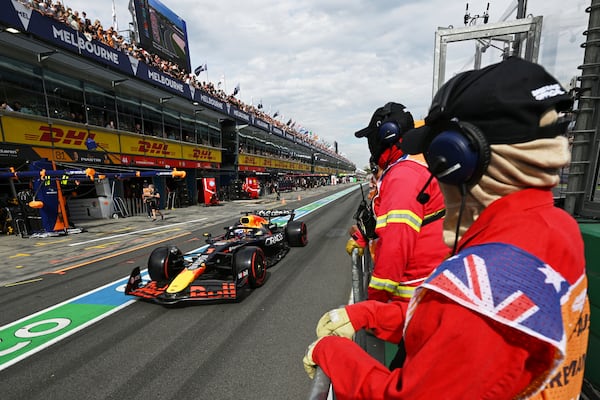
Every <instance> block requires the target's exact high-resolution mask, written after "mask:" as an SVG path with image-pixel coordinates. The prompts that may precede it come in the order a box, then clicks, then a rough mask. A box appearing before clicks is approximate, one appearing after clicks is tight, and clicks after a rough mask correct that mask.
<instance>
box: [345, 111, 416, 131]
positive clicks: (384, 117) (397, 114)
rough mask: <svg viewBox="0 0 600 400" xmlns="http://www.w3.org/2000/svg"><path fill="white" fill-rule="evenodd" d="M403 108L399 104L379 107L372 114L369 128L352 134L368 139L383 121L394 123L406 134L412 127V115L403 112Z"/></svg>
mask: <svg viewBox="0 0 600 400" xmlns="http://www.w3.org/2000/svg"><path fill="white" fill-rule="evenodd" d="M405 108H406V107H404V106H403V105H402V104H400V103H394V102H389V103H387V104H386V105H384V106H383V107H379V108H378V109H377V110H375V112H374V113H373V116H372V117H371V122H369V126H367V127H366V128H363V129H361V130H359V131H356V132H355V133H354V136H356V137H357V138H361V137H369V135H371V134H377V133H378V130H379V126H380V125H381V123H382V122H383V121H395V122H396V123H397V124H398V127H399V128H400V129H401V130H402V131H403V132H406V131H408V130H409V129H412V128H413V127H414V122H413V118H412V115H411V114H410V113H409V112H408V111H404V109H405Z"/></svg>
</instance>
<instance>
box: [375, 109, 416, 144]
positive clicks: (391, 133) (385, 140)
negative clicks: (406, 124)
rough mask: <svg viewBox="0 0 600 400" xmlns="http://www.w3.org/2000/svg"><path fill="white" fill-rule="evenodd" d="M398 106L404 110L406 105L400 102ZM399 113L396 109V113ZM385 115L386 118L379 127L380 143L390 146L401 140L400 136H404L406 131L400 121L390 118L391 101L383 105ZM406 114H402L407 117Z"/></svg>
mask: <svg viewBox="0 0 600 400" xmlns="http://www.w3.org/2000/svg"><path fill="white" fill-rule="evenodd" d="M398 106H399V107H400V110H401V111H403V110H404V106H403V105H402V104H398ZM397 114H398V111H396V115H397ZM383 115H384V116H385V119H383V120H382V121H381V122H380V124H379V128H378V134H379V143H381V144H382V145H384V146H390V145H392V144H394V143H396V142H397V141H398V140H400V138H401V137H402V135H403V134H404V132H402V128H401V127H400V125H398V121H396V120H395V119H392V118H390V117H391V116H392V103H391V102H390V103H387V104H386V105H385V106H383ZM405 115H406V113H404V115H402V117H405ZM411 120H412V117H411ZM411 122H412V121H411Z"/></svg>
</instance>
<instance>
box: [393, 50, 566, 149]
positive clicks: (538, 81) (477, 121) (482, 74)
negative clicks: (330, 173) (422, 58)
mask: <svg viewBox="0 0 600 400" xmlns="http://www.w3.org/2000/svg"><path fill="white" fill-rule="evenodd" d="M572 104H573V99H572V98H571V96H570V95H569V94H568V93H567V91H566V90H565V89H564V88H563V87H562V86H561V85H560V83H558V81H557V80H556V79H555V78H554V77H553V76H552V75H550V74H549V73H548V72H547V71H546V70H545V69H544V68H543V67H542V66H540V65H538V64H535V63H532V62H529V61H525V60H523V59H521V58H519V57H509V58H508V59H506V60H504V61H502V62H499V63H497V64H492V65H490V66H487V67H485V68H482V69H479V70H473V71H467V72H463V73H461V74H459V75H456V76H455V77H453V78H452V79H450V80H449V81H448V82H446V83H445V84H444V85H443V86H442V87H441V88H440V89H439V90H438V92H437V93H436V95H435V96H434V98H433V101H432V102H431V107H430V109H429V114H428V115H427V117H425V126H423V127H421V128H417V129H413V130H411V131H410V132H407V133H406V134H405V135H404V137H403V139H402V143H401V145H400V147H401V149H402V151H404V152H405V153H409V154H418V153H423V152H425V150H426V149H427V146H428V144H429V143H430V142H431V139H432V138H433V136H435V135H437V134H438V133H440V132H441V131H443V130H444V129H445V128H446V127H447V126H448V122H449V121H451V120H453V119H458V120H459V121H466V122H470V123H471V124H473V125H475V126H477V127H478V128H479V129H480V130H481V131H482V133H483V135H484V136H485V138H486V140H487V141H488V143H489V144H514V143H524V142H529V141H532V140H535V139H540V138H544V137H555V136H557V135H559V134H560V132H558V131H557V130H552V129H540V128H539V123H540V118H541V116H542V115H543V114H544V112H546V111H548V110H549V109H551V108H554V109H556V110H557V111H565V110H568V109H570V107H571V106H572Z"/></svg>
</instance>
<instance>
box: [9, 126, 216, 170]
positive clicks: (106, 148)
mask: <svg viewBox="0 0 600 400" xmlns="http://www.w3.org/2000/svg"><path fill="white" fill-rule="evenodd" d="M1 122H2V129H3V133H4V142H6V143H14V144H24V145H27V146H31V147H32V148H33V149H34V151H35V152H36V153H37V154H38V155H39V156H40V157H41V158H47V159H49V160H55V161H59V162H61V161H64V162H87V163H94V164H128V165H140V166H141V165H147V166H169V165H170V166H171V167H176V168H218V167H219V165H218V164H220V163H221V160H222V157H221V151H220V150H216V149H212V148H206V147H202V146H194V145H191V144H189V145H188V144H181V143H178V142H174V141H168V140H163V139H160V138H151V137H150V138H149V137H146V136H139V135H134V134H128V133H124V132H118V133H111V132H106V131H102V130H94V129H87V128H84V127H74V126H69V125H66V124H48V123H46V122H44V121H39V120H37V119H27V118H18V117H12V116H6V115H4V116H2V119H1ZM88 138H91V139H94V141H95V142H96V144H97V145H98V148H99V149H96V150H95V151H89V150H88V149H87V146H86V144H85V141H86V139H88ZM119 153H120V154H119Z"/></svg>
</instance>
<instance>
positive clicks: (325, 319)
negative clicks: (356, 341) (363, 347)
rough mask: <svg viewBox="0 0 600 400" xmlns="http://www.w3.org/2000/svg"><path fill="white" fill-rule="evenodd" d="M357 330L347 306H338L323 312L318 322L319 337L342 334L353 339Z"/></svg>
mask: <svg viewBox="0 0 600 400" xmlns="http://www.w3.org/2000/svg"><path fill="white" fill-rule="evenodd" d="M355 333H356V331H355V330H354V327H353V326H352V323H351V322H350V318H349V317H348V313H347V312H346V308H344V307H342V308H336V309H333V310H331V311H328V312H326V313H325V314H323V316H322V317H321V319H320V320H319V322H318V323H317V337H319V338H321V337H323V336H342V337H345V338H348V339H352V337H353V336H354V334H355Z"/></svg>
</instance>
